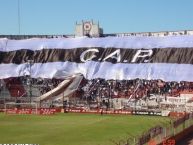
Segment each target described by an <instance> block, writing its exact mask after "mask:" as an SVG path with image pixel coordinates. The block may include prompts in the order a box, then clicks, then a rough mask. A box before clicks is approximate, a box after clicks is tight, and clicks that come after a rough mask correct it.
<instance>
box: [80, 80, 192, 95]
mask: <svg viewBox="0 0 193 145" xmlns="http://www.w3.org/2000/svg"><path fill="white" fill-rule="evenodd" d="M79 90H80V91H81V92H82V94H83V95H82V97H83V98H87V99H88V98H89V99H95V98H97V97H100V98H105V97H109V98H130V97H133V98H136V99H138V98H143V97H150V95H151V94H156V95H162V96H163V95H164V96H178V95H179V93H180V92H182V91H189V92H191V91H193V82H179V83H178V82H164V81H162V80H141V79H135V80H121V81H119V80H104V79H94V80H84V83H82V84H81V85H80V86H79Z"/></svg>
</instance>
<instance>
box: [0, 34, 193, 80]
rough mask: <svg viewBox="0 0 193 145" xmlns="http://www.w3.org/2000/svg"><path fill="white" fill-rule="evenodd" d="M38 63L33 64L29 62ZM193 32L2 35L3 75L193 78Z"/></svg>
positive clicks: (0, 59)
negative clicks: (14, 37)
mask: <svg viewBox="0 0 193 145" xmlns="http://www.w3.org/2000/svg"><path fill="white" fill-rule="evenodd" d="M29 60H32V61H33V63H32V64H29V63H28V61H29ZM192 64H193V36H166V37H105V38H86V37H82V38H65V39H63V38H54V39H39V38H35V39H27V40H8V39H6V38H5V39H0V78H1V79H2V78H9V77H19V76H25V75H29V74H31V76H32V77H34V78H38V77H42V78H62V77H65V76H68V75H72V74H77V73H81V74H83V75H84V77H85V78H87V79H94V78H104V79H114V80H129V79H135V78H140V79H162V80H164V81H193V75H192V72H193V66H192Z"/></svg>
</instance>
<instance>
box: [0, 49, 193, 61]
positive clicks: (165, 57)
mask: <svg viewBox="0 0 193 145" xmlns="http://www.w3.org/2000/svg"><path fill="white" fill-rule="evenodd" d="M88 49H97V50H98V51H99V52H88V53H86V55H85V57H84V58H85V59H88V58H90V57H91V56H92V55H96V57H95V58H93V59H92V60H94V61H104V58H105V57H107V56H108V55H110V54H112V53H113V52H115V51H116V50H118V48H106V49H104V48H77V49H43V50H36V51H32V50H28V49H22V50H17V51H9V52H0V64H2V63H4V64H8V63H14V64H22V63H27V61H28V60H33V61H34V63H46V62H60V61H61V62H64V61H69V62H76V63H83V62H82V61H81V59H80V56H81V54H82V53H83V52H84V51H86V50H88ZM145 50H147V49H145ZM152 50H153V54H152V55H151V56H148V57H145V58H140V57H139V58H137V59H136V61H135V62H134V63H145V62H144V60H145V59H146V60H150V61H149V63H179V64H193V48H154V49H152ZM137 51H138V49H122V48H120V56H121V57H120V58H121V60H120V63H131V61H132V59H133V57H134V56H135V55H136V53H137ZM141 55H143V54H141ZM115 57H116V55H115ZM105 61H108V62H112V63H117V60H116V59H114V58H111V57H110V58H108V59H106V60H105Z"/></svg>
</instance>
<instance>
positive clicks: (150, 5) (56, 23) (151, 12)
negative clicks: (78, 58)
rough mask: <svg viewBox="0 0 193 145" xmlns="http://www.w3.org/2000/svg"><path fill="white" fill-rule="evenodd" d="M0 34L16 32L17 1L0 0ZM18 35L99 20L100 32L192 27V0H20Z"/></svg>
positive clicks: (66, 29)
mask: <svg viewBox="0 0 193 145" xmlns="http://www.w3.org/2000/svg"><path fill="white" fill-rule="evenodd" d="M0 2H1V3H0V19H1V21H0V34H18V13H17V12H18V5H17V3H18V0H0ZM20 18H21V21H20V23H21V34H74V28H75V27H74V26H75V22H76V21H78V22H81V20H91V19H93V20H94V21H95V22H97V21H99V22H100V26H101V27H103V29H104V33H118V32H149V31H165V30H166V31H170V30H171V31H172V30H185V29H187V30H191V29H192V30H193V0H20Z"/></svg>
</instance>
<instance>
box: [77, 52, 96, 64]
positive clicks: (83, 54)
mask: <svg viewBox="0 0 193 145" xmlns="http://www.w3.org/2000/svg"><path fill="white" fill-rule="evenodd" d="M88 52H99V50H98V49H88V50H86V51H84V52H83V53H82V54H81V55H80V60H81V61H82V62H87V61H89V60H92V59H93V58H95V57H96V55H95V54H93V55H91V56H90V57H89V58H87V59H86V60H85V58H84V57H85V55H86V53H88Z"/></svg>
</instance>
